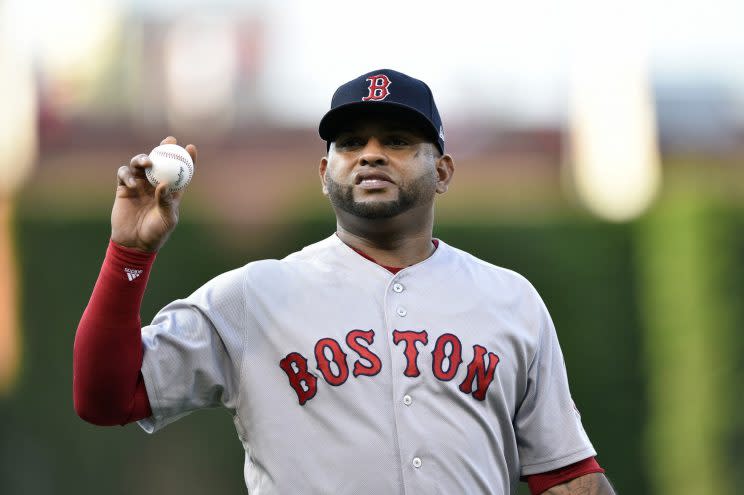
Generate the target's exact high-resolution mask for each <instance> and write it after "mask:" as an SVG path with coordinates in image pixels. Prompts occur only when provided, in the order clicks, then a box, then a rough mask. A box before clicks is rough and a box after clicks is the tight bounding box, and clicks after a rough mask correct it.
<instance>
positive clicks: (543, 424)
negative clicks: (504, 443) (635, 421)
mask: <svg viewBox="0 0 744 495" xmlns="http://www.w3.org/2000/svg"><path fill="white" fill-rule="evenodd" d="M535 297H536V298H537V302H538V313H539V318H538V320H537V321H538V325H539V326H540V332H539V336H538V344H537V350H536V352H535V356H534V358H533V359H532V362H531V363H530V365H529V368H528V377H527V392H526V394H525V397H524V399H523V400H522V402H521V404H520V406H519V408H518V410H517V412H516V415H515V419H514V428H515V431H516V436H517V447H518V450H519V459H520V465H521V472H520V474H521V476H528V475H531V474H535V473H543V472H546V471H551V470H554V469H558V468H560V467H563V466H567V465H569V464H573V463H575V462H578V461H580V460H582V459H586V458H587V457H592V456H595V455H596V454H597V453H596V451H595V450H594V447H593V446H592V444H591V442H590V441H589V438H588V436H587V434H586V432H585V431H584V427H583V426H582V424H581V416H580V415H579V411H578V410H577V409H576V407H575V405H574V403H573V400H572V399H571V393H570V391H569V387H568V377H567V374H566V366H565V363H564V360H563V354H562V353H561V348H560V345H559V344H558V337H557V335H556V331H555V327H554V326H553V321H552V319H551V318H550V315H549V313H548V310H547V308H546V307H545V305H544V303H543V302H542V300H541V299H540V298H539V296H538V295H537V293H535Z"/></svg>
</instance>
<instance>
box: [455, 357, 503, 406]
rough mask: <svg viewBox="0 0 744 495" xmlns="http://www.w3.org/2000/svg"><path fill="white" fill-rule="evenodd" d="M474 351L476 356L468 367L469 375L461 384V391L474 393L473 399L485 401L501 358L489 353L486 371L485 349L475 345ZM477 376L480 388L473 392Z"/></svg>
mask: <svg viewBox="0 0 744 495" xmlns="http://www.w3.org/2000/svg"><path fill="white" fill-rule="evenodd" d="M473 351H474V352H475V355H474V356H473V360H472V361H471V362H470V364H469V365H468V374H467V376H466V377H465V380H464V381H463V382H462V383H461V384H460V390H461V391H463V392H465V393H466V394H469V393H470V392H473V397H475V398H476V399H478V400H483V399H485V398H486V391H487V390H488V386H489V385H491V382H492V381H493V375H494V371H495V370H496V365H497V364H499V357H498V356H497V355H496V354H494V353H493V352H489V353H488V369H487V370H486V364H485V360H484V359H483V358H484V356H485V355H486V349H485V347H481V346H479V345H474V346H473ZM476 376H477V377H478V388H477V389H476V390H475V391H473V380H475V378H476Z"/></svg>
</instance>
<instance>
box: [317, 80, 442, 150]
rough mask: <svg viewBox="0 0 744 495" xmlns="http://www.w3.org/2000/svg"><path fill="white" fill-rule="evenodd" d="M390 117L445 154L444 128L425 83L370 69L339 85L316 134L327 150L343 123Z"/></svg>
mask: <svg viewBox="0 0 744 495" xmlns="http://www.w3.org/2000/svg"><path fill="white" fill-rule="evenodd" d="M365 115H372V116H379V115H385V116H390V117H392V118H394V119H396V120H400V121H401V122H402V123H404V124H405V125H412V126H415V127H417V128H419V129H421V130H422V131H424V133H425V134H426V135H427V136H428V137H429V138H430V139H431V140H432V142H433V143H435V144H436V145H437V147H438V148H439V151H440V152H442V153H444V127H443V126H442V119H441V118H440V117H439V111H438V110H437V106H436V104H435V103H434V96H433V95H432V94H431V89H429V86H427V85H426V83H425V82H423V81H420V80H418V79H415V78H413V77H411V76H407V75H406V74H403V73H402V72H398V71H394V70H391V69H380V70H373V71H372V72H368V73H366V74H364V75H361V76H359V77H357V78H356V79H352V80H351V81H349V82H347V83H345V84H342V85H341V86H339V88H338V89H337V90H336V92H335V93H333V98H331V109H330V110H329V111H328V113H326V114H325V115H324V116H323V118H322V119H321V120H320V125H319V126H318V133H319V134H320V137H321V138H322V139H324V140H325V141H327V143H328V147H330V146H331V142H332V141H333V140H334V139H335V138H336V135H337V134H338V133H339V132H340V131H341V130H342V128H343V126H344V124H346V123H348V122H349V121H350V120H352V119H354V118H357V117H359V116H365Z"/></svg>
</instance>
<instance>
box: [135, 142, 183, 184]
mask: <svg viewBox="0 0 744 495" xmlns="http://www.w3.org/2000/svg"><path fill="white" fill-rule="evenodd" d="M149 156H150V161H152V167H148V168H146V169H145V175H146V176H147V180H149V181H150V184H152V185H153V186H157V185H158V184H160V183H161V182H162V183H164V184H168V191H169V192H175V191H180V190H181V189H183V188H184V187H186V186H188V185H189V182H191V178H192V177H193V176H194V162H193V161H192V160H191V155H189V152H188V151H186V150H185V149H184V148H182V147H181V146H178V145H177V144H161V145H160V146H157V147H156V148H155V149H153V150H152V151H151V152H150V155H149Z"/></svg>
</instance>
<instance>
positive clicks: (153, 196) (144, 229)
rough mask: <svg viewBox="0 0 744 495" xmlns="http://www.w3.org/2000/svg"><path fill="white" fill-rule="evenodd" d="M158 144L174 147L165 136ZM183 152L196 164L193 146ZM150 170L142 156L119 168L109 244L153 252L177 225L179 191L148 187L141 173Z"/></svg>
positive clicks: (149, 163) (149, 185) (165, 186)
mask: <svg viewBox="0 0 744 495" xmlns="http://www.w3.org/2000/svg"><path fill="white" fill-rule="evenodd" d="M160 144H177V141H176V138H174V137H173V136H168V137H167V138H165V139H163V141H162V142H161V143H160ZM186 151H188V152H189V155H191V159H192V160H193V162H194V164H196V155H197V150H196V146H194V145H193V144H189V145H188V146H186ZM148 167H152V162H151V161H150V158H148V156H147V155H146V154H144V153H143V154H140V155H137V156H135V157H133V158H132V160H131V161H130V162H129V165H122V166H121V167H119V170H118V173H117V181H118V185H117V188H116V199H115V200H114V208H113V210H112V211H111V240H112V241H114V242H115V243H117V244H120V245H122V246H126V247H131V248H136V249H139V250H142V251H157V250H158V249H160V247H161V246H162V245H163V244H164V243H165V241H166V240H167V239H168V236H169V235H170V233H171V232H173V229H174V228H175V227H176V225H177V224H178V211H179V206H180V203H181V198H182V197H183V190H180V191H176V192H168V185H167V184H162V183H161V184H159V185H158V186H157V187H155V186H153V185H152V184H150V182H149V181H148V180H147V177H146V175H145V170H146V169H147V168H148Z"/></svg>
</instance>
